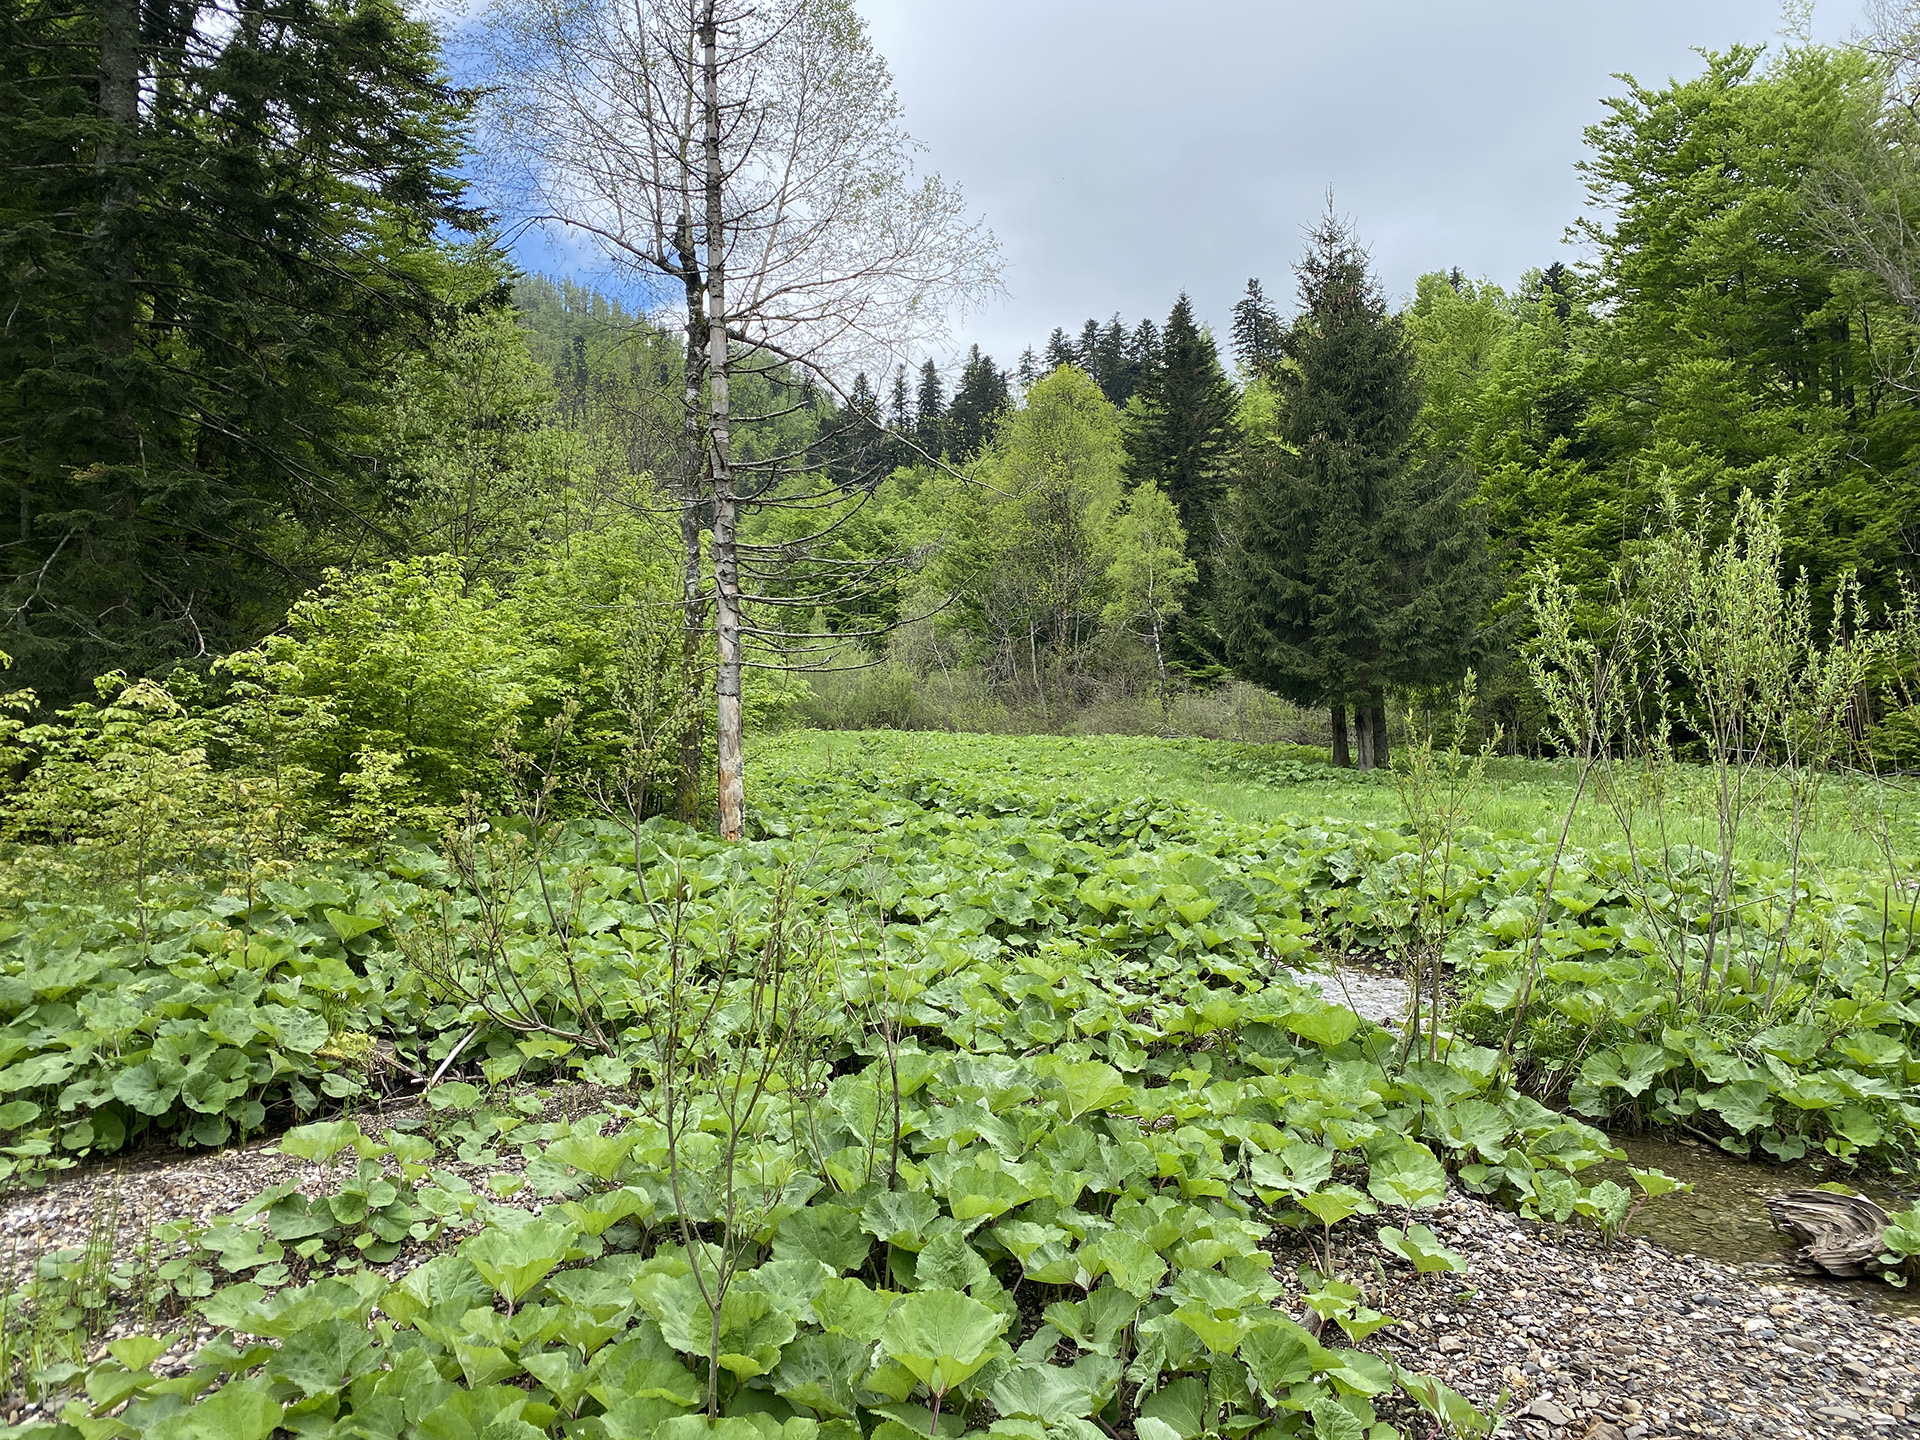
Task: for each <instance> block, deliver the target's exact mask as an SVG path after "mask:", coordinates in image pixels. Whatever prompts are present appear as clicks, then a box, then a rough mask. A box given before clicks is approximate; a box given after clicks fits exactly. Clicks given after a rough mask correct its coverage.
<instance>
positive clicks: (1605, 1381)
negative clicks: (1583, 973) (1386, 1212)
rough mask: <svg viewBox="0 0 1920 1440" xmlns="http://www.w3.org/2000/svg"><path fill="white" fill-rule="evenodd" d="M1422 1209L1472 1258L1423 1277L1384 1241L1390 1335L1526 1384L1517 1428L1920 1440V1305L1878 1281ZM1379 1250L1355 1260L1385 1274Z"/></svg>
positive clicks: (1469, 1371)
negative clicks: (1745, 1267) (1755, 1270)
mask: <svg viewBox="0 0 1920 1440" xmlns="http://www.w3.org/2000/svg"><path fill="white" fill-rule="evenodd" d="M1419 1218H1420V1220H1421V1221H1423V1222H1424V1223H1425V1224H1427V1225H1428V1226H1429V1227H1430V1228H1431V1229H1432V1230H1433V1231H1434V1233H1435V1234H1436V1235H1438V1236H1439V1237H1440V1239H1441V1240H1442V1241H1443V1242H1445V1243H1446V1244H1447V1245H1448V1247H1449V1248H1451V1249H1453V1250H1455V1251H1457V1252H1459V1253H1460V1254H1461V1255H1462V1256H1464V1257H1465V1258H1466V1259H1467V1261H1468V1263H1469V1266H1470V1268H1469V1270H1468V1273H1467V1274H1465V1275H1463V1276H1455V1275H1445V1274H1435V1275H1428V1276H1424V1277H1418V1276H1415V1275H1413V1274H1412V1273H1411V1271H1410V1269H1409V1267H1407V1266H1406V1265H1404V1264H1402V1263H1400V1262H1398V1261H1395V1260H1394V1259H1392V1258H1391V1257H1389V1256H1386V1255H1385V1254H1384V1252H1381V1253H1380V1258H1381V1259H1382V1261H1383V1262H1384V1264H1385V1266H1386V1276H1387V1288H1386V1293H1385V1295H1384V1297H1380V1298H1375V1297H1374V1293H1373V1292H1374V1291H1375V1290H1376V1289H1377V1283H1376V1285H1375V1286H1373V1287H1370V1290H1369V1300H1370V1303H1373V1304H1375V1305H1376V1306H1377V1308H1379V1309H1381V1310H1384V1311H1385V1312H1386V1313H1388V1314H1390V1315H1394V1316H1397V1317H1399V1319H1400V1320H1401V1321H1402V1322H1403V1323H1402V1325H1400V1326H1395V1327H1393V1328H1392V1329H1390V1330H1388V1331H1386V1332H1383V1335H1382V1336H1381V1337H1377V1338H1380V1339H1384V1340H1385V1341H1386V1344H1385V1345H1384V1346H1383V1347H1382V1348H1383V1349H1384V1350H1385V1351H1386V1352H1387V1353H1389V1354H1391V1355H1393V1357H1394V1358H1395V1359H1396V1360H1398V1361H1399V1362H1400V1363H1401V1364H1403V1365H1408V1366H1411V1367H1413V1368H1415V1369H1419V1370H1424V1371H1426V1372H1428V1373H1430V1374H1433V1375H1436V1376H1438V1377H1439V1378H1440V1379H1441V1380H1443V1381H1445V1382H1446V1383H1447V1384H1448V1385H1451V1386H1452V1387H1453V1388H1454V1389H1456V1390H1458V1391H1459V1392H1460V1393H1461V1394H1463V1395H1465V1396H1466V1397H1467V1398H1468V1399H1470V1400H1472V1401H1473V1402H1474V1403H1475V1404H1476V1405H1478V1406H1480V1407H1481V1409H1483V1410H1486V1409H1491V1408H1493V1407H1494V1406H1495V1405H1496V1404H1497V1403H1498V1402H1499V1399H1500V1395H1501V1392H1502V1390H1503V1389H1504V1390H1506V1391H1508V1392H1509V1395H1508V1399H1507V1402H1506V1412H1505V1413H1506V1414H1507V1416H1508V1426H1509V1433H1512V1434H1516V1435H1522V1436H1527V1437H1530V1440H1561V1437H1574V1440H1585V1437H1592V1440H1641V1437H1643V1436H1648V1435H1712V1436H1741V1437H1746V1436H1755V1437H1768V1440H1801V1437H1808V1440H1813V1437H1827V1436H1868V1435H1873V1436H1888V1437H1908V1436H1911V1437H1920V1316H1898V1317H1896V1316H1890V1315H1884V1314H1880V1313H1877V1312H1876V1311H1875V1310H1873V1309H1872V1308H1870V1304H1869V1300H1868V1298H1867V1297H1868V1296H1869V1295H1870V1294H1871V1293H1872V1290H1871V1287H1872V1285H1873V1283H1874V1282H1866V1281H1862V1282H1856V1283H1852V1284H1839V1283H1833V1282H1827V1283H1818V1284H1807V1285H1797V1284H1793V1283H1769V1282H1767V1281H1764V1280H1762V1279H1759V1278H1756V1277H1755V1276H1754V1275H1752V1274H1749V1273H1743V1272H1742V1271H1741V1270H1739V1269H1736V1268H1733V1267H1730V1266H1725V1265H1717V1264H1713V1263H1711V1262H1707V1261H1702V1260H1697V1259H1695V1258H1693V1257H1691V1256H1684V1255H1675V1254H1673V1253H1671V1252H1669V1251H1666V1250H1663V1249H1661V1248H1659V1247H1658V1246H1655V1245H1652V1244H1649V1243H1648V1242H1646V1241H1644V1240H1632V1239H1630V1240H1626V1241H1623V1242H1621V1243H1620V1244H1618V1245H1615V1246H1612V1247H1609V1246H1607V1245H1605V1244H1603V1243H1602V1242H1601V1240H1600V1239H1599V1237H1598V1236H1596V1235H1594V1234H1593V1233H1592V1232H1590V1231H1576V1230H1572V1229H1567V1230H1565V1231H1564V1232H1562V1233H1559V1234H1556V1233H1555V1228H1554V1227H1552V1226H1545V1227H1542V1226H1538V1225H1533V1224H1530V1223H1528V1222H1526V1221H1522V1220H1520V1219H1518V1218H1516V1217H1514V1216H1512V1215H1509V1214H1507V1213H1506V1212H1504V1211H1501V1210H1498V1209H1496V1208H1494V1207H1493V1206H1491V1205H1488V1204H1487V1203H1486V1202H1484V1201H1481V1200H1478V1199H1475V1198H1472V1197H1469V1196H1464V1195H1457V1194H1456V1195H1454V1196H1452V1197H1451V1198H1450V1199H1449V1201H1448V1203H1447V1204H1446V1205H1444V1206H1443V1207H1441V1208H1440V1209H1438V1210H1436V1211H1432V1212H1428V1213H1427V1214H1425V1215H1422V1216H1420V1217H1419ZM1350 1243H1351V1242H1350ZM1372 1249H1373V1247H1372V1246H1371V1245H1368V1246H1366V1247H1365V1249H1364V1250H1363V1251H1362V1254H1361V1255H1359V1256H1353V1255H1352V1254H1351V1253H1350V1252H1344V1251H1343V1252H1342V1253H1341V1255H1340V1259H1341V1261H1342V1266H1343V1268H1345V1269H1348V1270H1349V1271H1370V1270H1371V1269H1372V1268H1373V1267H1372V1264H1371V1261H1370V1260H1369V1258H1368V1256H1367V1252H1368V1251H1371V1250H1372ZM1289 1258H1291V1259H1294V1260H1296V1261H1304V1260H1305V1259H1306V1258H1307V1252H1306V1250H1305V1248H1304V1247H1301V1248H1299V1249H1298V1251H1297V1253H1296V1254H1295V1255H1293V1256H1290V1257H1289ZM1356 1260H1358V1261H1359V1262H1360V1263H1358V1264H1356V1263H1354V1262H1355V1261H1356ZM1283 1268H1287V1267H1283ZM1282 1278H1283V1279H1285V1280H1287V1281H1288V1282H1289V1283H1290V1284H1291V1285H1293V1286H1294V1289H1295V1291H1297V1282H1295V1281H1294V1278H1293V1276H1291V1275H1283V1276H1282ZM1411 1433H1414V1434H1422V1433H1424V1430H1423V1429H1416V1430H1413V1431H1412V1432H1411Z"/></svg>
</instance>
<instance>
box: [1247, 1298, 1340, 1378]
mask: <svg viewBox="0 0 1920 1440" xmlns="http://www.w3.org/2000/svg"><path fill="white" fill-rule="evenodd" d="M1324 1353H1325V1352H1324V1351H1323V1350H1322V1348H1321V1346H1320V1343H1319V1342H1318V1341H1317V1340H1315V1339H1314V1338H1313V1337H1312V1336H1311V1335H1309V1334H1308V1333H1307V1332H1306V1329H1305V1328H1304V1327H1303V1326H1300V1325H1296V1324H1294V1322H1293V1321H1291V1320H1288V1319H1286V1318H1284V1317H1283V1316H1278V1315H1273V1316H1266V1315H1263V1316H1262V1317H1261V1323H1260V1324H1258V1325H1256V1326H1254V1328H1253V1329H1252V1330H1250V1331H1249V1332H1248V1333H1247V1338H1246V1339H1245V1340H1243V1341H1242V1342H1241V1343H1240V1359H1241V1360H1242V1361H1243V1362H1245V1364H1246V1367H1247V1372H1248V1373H1249V1374H1250V1375H1252V1376H1253V1378H1254V1381H1255V1383H1256V1384H1258V1385H1259V1386H1260V1388H1261V1389H1262V1390H1263V1391H1265V1392H1266V1394H1267V1395H1268V1396H1269V1397H1275V1396H1279V1395H1282V1394H1285V1393H1286V1392H1287V1391H1288V1390H1290V1389H1292V1388H1293V1387H1294V1386H1295V1385H1299V1384H1303V1383H1305V1382H1306V1381H1308V1380H1311V1379H1312V1378H1313V1374H1314V1369H1315V1363H1316V1360H1317V1359H1318V1358H1319V1357H1321V1356H1322V1355H1324Z"/></svg>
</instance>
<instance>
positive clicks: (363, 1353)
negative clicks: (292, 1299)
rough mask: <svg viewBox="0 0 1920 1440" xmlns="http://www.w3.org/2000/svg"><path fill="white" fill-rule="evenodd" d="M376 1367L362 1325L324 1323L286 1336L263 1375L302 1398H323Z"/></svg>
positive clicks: (375, 1354) (376, 1358)
mask: <svg viewBox="0 0 1920 1440" xmlns="http://www.w3.org/2000/svg"><path fill="white" fill-rule="evenodd" d="M379 1363H380V1355H379V1352H378V1351H376V1350H375V1349H374V1348H373V1336H372V1335H371V1334H369V1333H368V1331H367V1327H366V1326H365V1325H359V1324H351V1323H349V1322H348V1321H345V1320H324V1321H322V1322H321V1323H319V1324H318V1325H309V1326H306V1327H305V1328H304V1329H301V1330H297V1331H295V1332H294V1333H293V1334H292V1335H290V1336H288V1337H287V1339H286V1341H285V1342H284V1343H283V1344H282V1345H281V1346H280V1352H279V1354H277V1355H275V1356H274V1357H273V1360H272V1361H271V1362H270V1363H269V1364H268V1366H267V1373H268V1374H269V1375H271V1376H273V1377H274V1378H275V1379H279V1380H286V1381H290V1382H291V1383H292V1384H294V1385H296V1386H298V1387H299V1389H300V1393H301V1394H303V1395H325V1394H328V1393H331V1392H332V1391H335V1390H340V1389H344V1388H345V1387H346V1385H347V1384H348V1383H350V1382H351V1381H353V1380H355V1379H358V1378H359V1377H360V1376H361V1375H364V1374H366V1372H367V1371H369V1370H371V1369H373V1368H374V1367H375V1366H376V1365H378V1364H379Z"/></svg>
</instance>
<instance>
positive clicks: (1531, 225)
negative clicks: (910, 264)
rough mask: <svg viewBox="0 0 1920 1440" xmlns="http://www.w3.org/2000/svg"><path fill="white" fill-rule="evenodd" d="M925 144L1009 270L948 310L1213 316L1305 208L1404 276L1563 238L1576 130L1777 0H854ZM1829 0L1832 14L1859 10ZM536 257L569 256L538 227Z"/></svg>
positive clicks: (1023, 330)
mask: <svg viewBox="0 0 1920 1440" xmlns="http://www.w3.org/2000/svg"><path fill="white" fill-rule="evenodd" d="M856 3H857V4H858V5H859V8H860V10H861V11H862V12H863V13H864V14H865V15H866V16H867V18H868V21H869V23H870V24H871V26H872V31H873V36H874V39H875V41H876V43H877V44H878V46H879V49H880V51H881V53H882V54H884V55H885V56H886V57H887V59H888V61H889V62H890V63H891V65H892V68H893V73H894V76H895V79H896V82H897V84H898V88H899V93H900V98H901V101H902V103H903V105H904V107H905V110H906V119H907V124H908V128H909V129H910V130H911V131H912V133H913V134H914V136H915V137H916V138H917V139H919V140H920V141H921V142H923V143H924V144H925V145H926V147H927V153H926V155H925V157H924V158H925V164H926V165H927V167H928V168H931V169H935V170H938V171H940V172H941V173H942V174H943V175H945V176H946V177H947V178H948V179H949V180H952V181H955V182H957V183H958V184H959V185H960V186H961V187H962V189H963V190H964V191H965V193H966V195H967V198H968V200H969V202H970V205H971V207H972V208H973V209H974V210H975V211H977V212H978V213H979V214H981V215H982V216H983V217H984V218H985V219H986V221H987V223H988V224H989V225H990V226H991V227H992V228H993V230H994V231H995V233H996V234H997V235H998V236H999V238H1000V242H1001V245H1002V248H1003V250H1004V251H1005V255H1006V260H1007V276H1006V289H1007V292H1008V293H1007V295H1006V296H1005V297H1003V298H1001V299H999V300H997V301H994V302H992V303H990V304H989V305H988V306H987V307H986V308H985V309H984V310H982V311H980V312H978V313H975V314H973V315H972V316H970V317H968V318H967V319H966V320H964V321H963V322H962V323H961V324H960V325H959V326H958V327H957V329H956V336H955V350H956V353H957V352H959V351H962V350H964V346H965V344H966V343H967V342H969V341H978V342H979V343H980V344H981V345H982V347H983V348H985V349H986V350H987V351H988V353H990V354H991V355H993V356H994V357H995V358H996V359H997V360H999V361H1000V363H1001V364H1002V365H1004V366H1008V367H1011V366H1012V364H1013V362H1014V360H1015V358H1016V357H1017V356H1018V355H1019V353H1020V351H1021V349H1022V348H1024V347H1025V346H1027V345H1032V346H1034V348H1035V349H1036V350H1038V349H1039V348H1041V347H1042V346H1043V345H1044V344H1045V341H1046V338H1047V335H1048V334H1049V332H1051V331H1052V329H1053V328H1054V327H1055V326H1056V325H1058V326H1065V327H1066V328H1067V329H1068V330H1069V331H1077V330H1078V329H1079V327H1080V324H1081V322H1082V321H1084V320H1085V319H1086V318H1087V317H1088V316H1095V317H1098V318H1100V319H1102V320H1104V319H1105V318H1106V317H1108V316H1110V315H1112V314H1113V313H1114V312H1115V311H1118V312H1119V313H1120V314H1121V315H1122V316H1123V317H1124V318H1125V319H1126V321H1127V322H1128V324H1129V325H1131V324H1132V323H1133V322H1135V321H1137V320H1138V319H1139V318H1140V317H1142V316H1151V317H1152V318H1153V319H1154V320H1155V321H1160V320H1163V319H1165V317H1166V313H1167V311H1168V309H1169V308H1171V306H1172V304H1173V300H1174V297H1175V296H1176V295H1177V294H1178V293H1179V292H1180V291H1181V290H1185V291H1187V292H1188V293H1189V294H1191V295H1192V296H1193V299H1194V303H1195V305H1196V307H1197V309H1198V312H1199V315H1200V318H1201V319H1202V320H1203V321H1205V322H1209V323H1211V324H1212V325H1213V326H1214V327H1215V329H1216V330H1217V331H1218V332H1219V333H1220V334H1221V335H1222V337H1223V338H1224V336H1225V330H1226V325H1227V322H1228V319H1229V316H1230V312H1231V307H1232V305H1233V302H1234V301H1235V300H1236V299H1238V298H1239V296H1240V293H1241V290H1242V288H1243V287H1244V286H1245V284H1246V281H1247V278H1248V277H1249V276H1259V277H1260V278H1261V279H1262V280H1263V282H1265V284H1266V288H1267V293H1268V294H1269V295H1270V296H1272V297H1273V298H1274V299H1275V300H1276V302H1278V303H1279V304H1280V305H1281V306H1282V308H1283V310H1284V309H1287V308H1290V307H1291V305H1292V299H1293V277H1292V273H1291V271H1290V269H1289V266H1290V265H1291V263H1292V261H1293V259H1294V258H1295V256H1296V255H1297V254H1298V253H1299V250H1300V248H1301V231H1302V227H1303V226H1304V225H1306V224H1307V223H1309V222H1310V221H1311V220H1312V219H1313V218H1314V217H1315V216H1316V215H1317V214H1318V213H1319V212H1320V210H1321V209H1322V208H1323V206H1324V205H1325V197H1326V193H1327V190H1328V188H1329V187H1331V188H1332V190H1333V194H1334V201H1335V204H1336V206H1337V208H1338V209H1339V210H1340V211H1341V212H1342V213H1343V214H1345V215H1346V216H1348V217H1349V218H1350V219H1351V220H1352V221H1353V222H1354V224H1355V225H1356V227H1357V229H1358V231H1359V233H1360V236H1361V238H1362V240H1363V241H1364V242H1365V243H1366V244H1367V245H1369V246H1370V247H1371V249H1372V251H1373V255H1374V260H1375V264H1376V266H1377V268H1378V270H1379V273H1380V275H1381V278H1382V279H1383V281H1384V282H1385V284H1386V286H1387V289H1388V291H1389V293H1391V294H1393V295H1395V296H1404V295H1407V294H1409V293H1411V291H1412V289H1413V284H1414V280H1415V279H1416V277H1418V276H1419V275H1420V274H1421V273H1422V272H1424V271H1429V270H1443V269H1447V268H1449V267H1451V266H1455V265H1457V266H1459V267H1460V268H1461V269H1463V270H1465V271H1466V272H1467V273H1468V274H1469V275H1472V276H1474V277H1476V278H1478V277H1486V278H1489V279H1492V280H1495V281H1497V282H1499V283H1501V284H1511V283H1512V282H1513V280H1514V279H1515V278H1516V277H1518V276H1519V274H1520V273H1521V272H1522V271H1523V270H1525V269H1527V268H1528V267H1529V266H1533V265H1546V264H1548V263H1550V262H1551V261H1553V260H1554V259H1556V258H1561V259H1571V258H1573V251H1572V250H1571V249H1570V248H1569V247H1567V246H1565V245H1564V244H1563V243H1562V237H1563V235H1564V233H1565V231H1566V228H1567V226H1568V225H1569V224H1570V223H1571V222H1572V221H1573V220H1574V219H1575V217H1576V216H1578V215H1579V213H1580V210H1581V204H1582V201H1583V198H1584V196H1583V191H1582V189H1581V184H1580V177H1579V175H1578V174H1577V173H1576V172H1575V170H1574V164H1575V162H1576V161H1577V160H1578V159H1579V158H1580V156H1581V153H1582V145H1581V130H1582V128H1583V127H1584V126H1586V125H1589V124H1592V123H1593V122H1594V121H1596V120H1598V119H1600V118H1601V115H1602V113H1603V109H1602V101H1603V100H1604V98H1605V97H1606V96H1608V95H1610V94H1615V93H1618V91H1619V89H1620V86H1619V83H1618V82H1617V81H1615V80H1613V79H1612V78H1611V76H1612V75H1613V74H1614V73H1615V72H1627V73H1630V74H1633V75H1634V76H1636V77H1637V78H1638V79H1640V80H1641V81H1642V82H1643V83H1653V84H1658V83H1661V82H1663V81H1664V80H1665V79H1666V78H1667V77H1668V76H1672V75H1688V74H1693V73H1695V72H1697V70H1698V69H1699V67H1700V60H1699V57H1698V56H1697V55H1695V54H1694V53H1693V50H1694V49H1695V48H1696V47H1709V48H1724V47H1725V46H1727V45H1729V44H1732V43H1734V42H1736V41H1747V42H1764V43H1771V44H1775V45H1777V44H1779V43H1781V41H1780V31H1781V27H1782V23H1783V22H1782V17H1781V10H1780V6H1779V3H1778V0H1456V3H1452V4H1443V3H1435V0H966V3H951V0H948V3H934V0H856ZM1861 11H1862V3H1861V0H1822V3H1821V4H1819V6H1818V7H1817V9H1816V11H1815V15H1814V21H1813V33H1814V35H1815V37H1816V38H1817V39H1821V40H1837V39H1842V38H1845V36H1846V35H1847V34H1848V33H1849V32H1850V31H1851V30H1852V29H1853V27H1854V26H1855V25H1856V24H1857V23H1858V22H1859V20H1860V17H1861ZM519 253H520V255H521V258H522V263H523V264H525V265H527V266H528V267H529V268H532V269H540V270H546V271H552V270H555V269H561V268H569V267H568V265H567V262H566V260H565V259H563V258H562V257H561V255H560V254H559V253H558V252H555V251H553V250H551V249H549V248H546V247H544V246H543V245H542V244H541V243H540V242H539V241H538V240H537V239H534V238H532V237H529V239H528V240H527V241H526V242H525V243H524V244H523V245H522V246H521V247H520V250H519Z"/></svg>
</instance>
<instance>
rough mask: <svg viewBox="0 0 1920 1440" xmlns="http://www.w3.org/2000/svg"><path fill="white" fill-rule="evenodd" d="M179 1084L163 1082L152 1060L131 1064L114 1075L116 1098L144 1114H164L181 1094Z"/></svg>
mask: <svg viewBox="0 0 1920 1440" xmlns="http://www.w3.org/2000/svg"><path fill="white" fill-rule="evenodd" d="M179 1093H180V1087H179V1086H178V1085H169V1084H163V1083H162V1082H161V1080H160V1077H159V1072H158V1071H157V1070H156V1069H155V1068H154V1064H153V1062H152V1061H151V1060H143V1061H141V1062H140V1063H139V1064H138V1065H130V1066H128V1067H127V1068H126V1069H125V1070H122V1071H121V1072H120V1073H119V1074H117V1075H115V1076H114V1077H113V1094H114V1098H115V1099H117V1100H119V1101H121V1102H122V1103H124V1104H126V1105H127V1106H129V1107H131V1108H132V1109H134V1110H137V1111H139V1112H140V1113H141V1114H142V1115H164V1114H166V1113H167V1111H168V1110H170V1109H171V1108H172V1107H173V1102H174V1098H175V1097H176V1096H177V1095H179Z"/></svg>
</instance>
